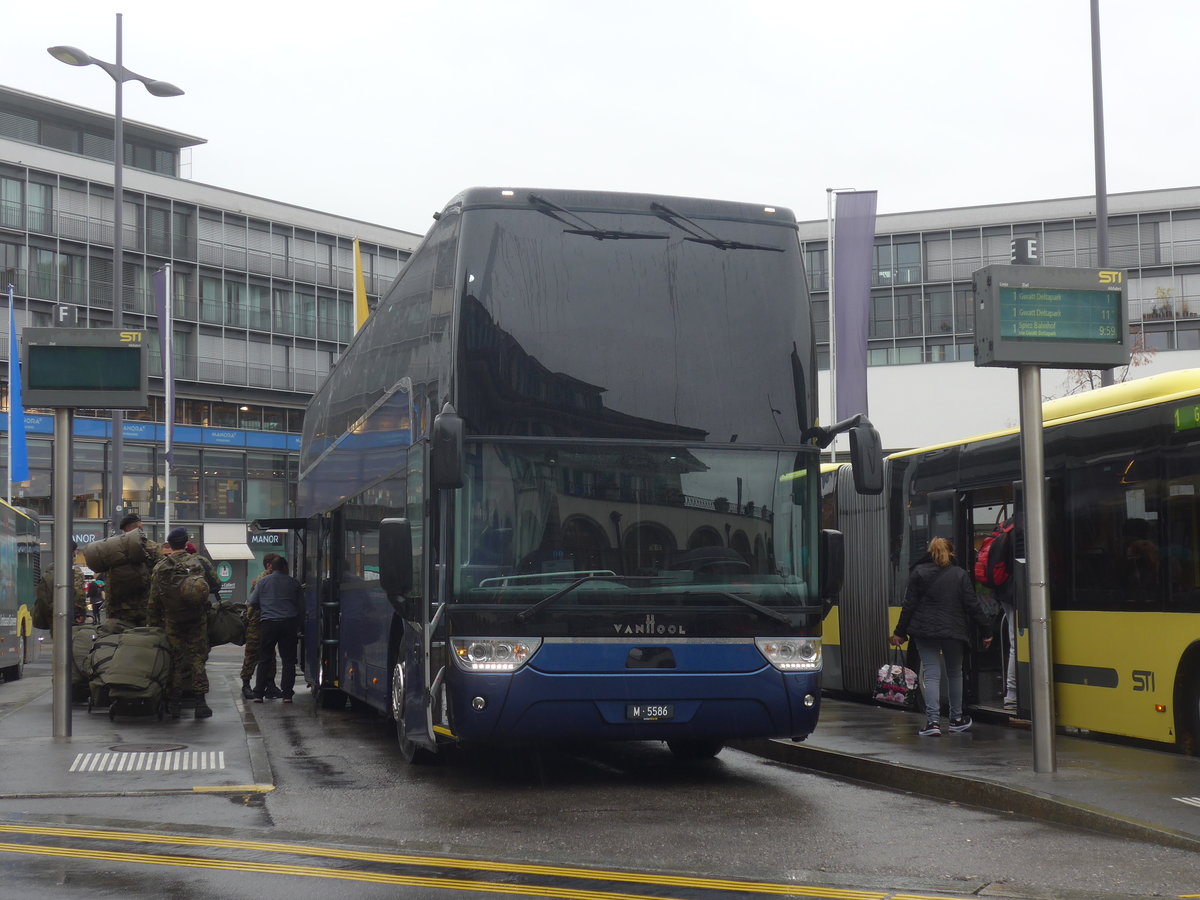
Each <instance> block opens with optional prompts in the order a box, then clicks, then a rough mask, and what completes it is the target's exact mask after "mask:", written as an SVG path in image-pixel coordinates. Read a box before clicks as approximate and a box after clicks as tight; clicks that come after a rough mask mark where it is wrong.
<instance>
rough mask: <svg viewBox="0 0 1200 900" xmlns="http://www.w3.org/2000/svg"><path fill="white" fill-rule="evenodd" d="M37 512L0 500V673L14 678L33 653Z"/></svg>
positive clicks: (8, 677)
mask: <svg viewBox="0 0 1200 900" xmlns="http://www.w3.org/2000/svg"><path fill="white" fill-rule="evenodd" d="M38 530H39V523H38V519H37V515H36V514H35V513H33V512H32V511H30V510H27V509H18V508H17V507H14V506H10V505H9V504H7V503H5V502H4V501H3V500H0V677H3V678H4V680H5V681H16V680H17V679H18V678H20V677H21V675H22V674H24V669H25V663H26V662H27V661H28V660H29V659H30V657H31V655H32V653H33V646H32V643H31V639H32V637H33V590H34V585H36V584H37V580H38V577H39V574H40V573H39V565H38V560H39V556H40V554H39V545H38Z"/></svg>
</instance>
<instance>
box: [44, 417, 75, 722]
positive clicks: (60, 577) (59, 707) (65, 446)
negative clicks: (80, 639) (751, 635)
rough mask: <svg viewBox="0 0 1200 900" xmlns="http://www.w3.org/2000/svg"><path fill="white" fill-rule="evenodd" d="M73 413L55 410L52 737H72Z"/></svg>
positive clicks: (73, 591)
mask: <svg viewBox="0 0 1200 900" xmlns="http://www.w3.org/2000/svg"><path fill="white" fill-rule="evenodd" d="M73 419H74V413H73V412H72V411H71V410H70V409H56V410H55V411H54V473H53V476H54V484H53V491H54V500H53V509H54V547H53V554H52V555H53V557H54V652H53V655H52V657H51V661H52V664H53V666H54V668H53V678H52V679H51V682H50V690H51V700H52V703H51V708H50V716H51V718H52V719H53V724H54V737H56V738H68V737H70V736H71V643H72V642H71V639H72V638H73V637H74V633H73V629H74V626H75V616H74V611H75V597H74V596H73V595H74V593H75V569H74V566H73V565H72V560H71V522H72V515H71V500H72V488H71V482H72V480H73V479H72V475H71V436H72V434H71V433H72V430H73V425H74V422H73Z"/></svg>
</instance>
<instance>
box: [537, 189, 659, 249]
mask: <svg viewBox="0 0 1200 900" xmlns="http://www.w3.org/2000/svg"><path fill="white" fill-rule="evenodd" d="M529 202H530V203H532V204H533V205H534V206H535V207H537V211H538V212H540V213H542V214H543V215H547V216H549V217H550V218H552V219H554V220H555V221H557V222H562V223H563V224H564V225H566V226H568V227H566V228H564V229H563V234H580V235H583V236H584V237H590V238H595V239H596V240H598V241H665V240H667V239H668V237H669V235H665V234H656V233H654V232H648V231H621V230H620V229H616V228H598V227H596V226H595V225H593V224H592V223H591V222H589V221H588V220H587V219H585V218H584V217H583V216H581V215H578V214H577V213H573V212H571V211H570V210H569V209H564V208H563V207H561V206H559V205H558V204H557V203H551V202H550V201H549V200H547V199H546V198H545V197H543V196H541V195H540V194H530V195H529ZM559 213H563V214H565V215H567V216H570V217H571V218H572V219H574V220H575V221H574V222H571V221H568V220H567V219H565V218H563V216H562V215H559Z"/></svg>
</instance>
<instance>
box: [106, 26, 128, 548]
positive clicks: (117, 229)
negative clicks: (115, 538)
mask: <svg viewBox="0 0 1200 900" xmlns="http://www.w3.org/2000/svg"><path fill="white" fill-rule="evenodd" d="M116 67H117V75H116V77H115V78H114V79H113V81H115V82H116V84H117V90H116V114H115V115H114V117H113V292H112V293H113V328H123V327H124V325H125V298H124V296H123V294H124V288H125V247H124V240H125V234H124V225H125V222H124V213H125V118H124V111H123V104H122V101H121V93H122V91H121V86H122V85H123V84H124V83H125V77H124V76H125V64H124V62H123V60H122V51H121V14H120V13H117V61H116ZM124 441H125V411H124V410H121V409H114V410H113V411H112V459H111V460H110V461H109V465H110V466H111V470H110V472H109V479H110V480H109V492H108V496H109V500H110V502H111V503H112V533H113V534H116V533H117V531H118V530H119V528H120V522H121V516H122V513H123V510H124V507H125V467H124V461H123V460H122V458H121V457H122V455H123V451H124Z"/></svg>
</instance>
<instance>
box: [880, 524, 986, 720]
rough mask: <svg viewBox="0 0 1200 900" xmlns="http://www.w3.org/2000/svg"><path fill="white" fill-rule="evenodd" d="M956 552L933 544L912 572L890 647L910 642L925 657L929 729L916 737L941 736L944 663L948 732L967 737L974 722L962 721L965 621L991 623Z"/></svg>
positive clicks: (944, 544)
mask: <svg viewBox="0 0 1200 900" xmlns="http://www.w3.org/2000/svg"><path fill="white" fill-rule="evenodd" d="M953 563H954V547H953V545H951V543H950V542H949V541H948V540H946V539H945V538H940V537H939V538H934V539H933V540H932V541H930V542H929V552H928V553H926V554H925V555H924V556H922V557H921V558H920V559H918V560H917V561H916V562H915V563H914V564H913V567H912V569H911V570H910V572H909V576H908V590H907V591H906V592H905V594H904V607H903V609H901V610H900V619H899V621H898V622H896V630H895V632H894V633H893V634H892V636H891V638H890V641H891V644H892V646H893V647H899V646H900V645H901V644H903V643H904V642H905V641H906V640H908V639H909V638H910V637H911V638H912V639H913V640H914V641H916V644H917V653H918V655H919V656H920V657H921V693H922V695H923V696H924V697H925V718H926V720H927V721H926V724H925V727H924V728H922V729H921V730H920V731H919V732H917V733H918V734H921V735H925V736H927V737H934V736H937V735H940V734H941V733H942V729H941V726H940V725H939V724H938V721H939V718H940V717H941V702H942V698H941V681H942V662H943V660H944V661H945V665H946V683H947V685H948V688H949V691H948V692H949V695H950V696H949V697H948V698H947V699H948V700H949V702H950V730H951V731H966V730H967V729H968V728H970V727H971V717H970V716H966V715H963V708H962V705H963V681H962V663H963V651H964V649H965V648H966V646H967V645H968V644H969V643H970V637H969V634H968V630H967V616H968V615H970V616H971V617H972V618H974V619H975V621H977V622H978V623H979V624H980V625H981V626H983V627H984V628H988V629H990V628H991V620H990V619H989V618H988V615H987V613H985V612H984V610H983V607H982V606H980V603H979V598H978V597H977V596H976V595H975V586H974V585H973V584H972V583H971V576H970V575H968V574H967V573H966V570H964V569H961V568H959V567H958V566H956V565H954V564H953ZM991 643H992V638H991V636H990V635H989V636H988V637H986V638H984V639H983V646H984V649H985V650H986V649H987V648H988V647H990V646H991Z"/></svg>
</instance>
